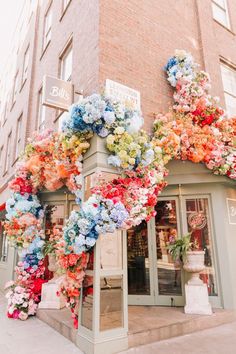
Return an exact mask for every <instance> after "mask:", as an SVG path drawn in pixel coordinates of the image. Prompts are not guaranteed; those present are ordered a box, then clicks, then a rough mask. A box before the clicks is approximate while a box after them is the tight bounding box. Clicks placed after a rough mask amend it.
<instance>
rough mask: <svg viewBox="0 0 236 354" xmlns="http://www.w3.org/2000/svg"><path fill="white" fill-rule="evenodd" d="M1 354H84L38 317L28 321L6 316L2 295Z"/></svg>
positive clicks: (0, 295) (0, 322) (0, 309)
mask: <svg viewBox="0 0 236 354" xmlns="http://www.w3.org/2000/svg"><path fill="white" fill-rule="evenodd" d="M0 353H1V354H16V353H17V354H44V353H46V354H83V353H82V352H81V351H80V350H79V349H78V348H77V347H76V346H75V345H74V344H73V343H71V342H70V341H69V340H67V339H66V338H65V337H63V336H62V335H60V334H59V333H58V332H56V331H54V330H53V329H52V328H51V327H49V326H48V325H46V324H45V323H44V322H41V321H40V320H38V319H37V318H36V317H32V318H30V319H28V320H27V321H20V320H13V319H9V318H7V316H6V301H5V299H4V297H3V295H2V294H1V293H0Z"/></svg>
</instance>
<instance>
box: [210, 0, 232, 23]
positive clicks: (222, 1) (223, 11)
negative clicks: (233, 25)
mask: <svg viewBox="0 0 236 354" xmlns="http://www.w3.org/2000/svg"><path fill="white" fill-rule="evenodd" d="M211 3H212V11H213V18H214V19H215V20H216V21H218V22H219V23H221V24H222V25H223V26H225V27H228V28H230V22H229V13H228V7H227V0H212V2H211Z"/></svg>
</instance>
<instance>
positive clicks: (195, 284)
mask: <svg viewBox="0 0 236 354" xmlns="http://www.w3.org/2000/svg"><path fill="white" fill-rule="evenodd" d="M204 254H205V252H204V251H188V252H187V256H186V260H185V262H184V266H183V268H184V270H186V271H187V272H188V273H190V275H191V277H190V279H189V281H188V283H187V284H185V297H186V305H185V307H184V312H185V313H188V314H195V315H211V314H212V308H211V305H210V303H209V298H208V289H207V285H206V284H204V283H203V281H202V280H201V279H200V278H199V273H200V272H202V271H203V270H204V268H205V265H204Z"/></svg>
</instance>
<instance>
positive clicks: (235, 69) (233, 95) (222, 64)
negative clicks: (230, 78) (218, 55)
mask: <svg viewBox="0 0 236 354" xmlns="http://www.w3.org/2000/svg"><path fill="white" fill-rule="evenodd" d="M222 67H224V68H226V69H227V70H228V71H229V72H232V73H233V74H234V75H235V82H236V67H234V66H232V65H230V64H228V63H227V62H225V61H223V60H221V61H220V71H221V80H222V86H223V92H224V98H225V96H226V95H228V96H230V97H231V98H233V99H234V100H235V104H236V87H235V93H233V92H230V91H229V90H227V88H225V85H224V79H223V72H222ZM225 109H226V114H227V116H228V117H229V116H230V114H229V112H228V111H227V105H226V99H225ZM235 114H236V112H235Z"/></svg>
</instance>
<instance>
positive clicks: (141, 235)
mask: <svg viewBox="0 0 236 354" xmlns="http://www.w3.org/2000/svg"><path fill="white" fill-rule="evenodd" d="M127 252H128V293H129V295H150V271H149V265H150V261H149V251H148V229H147V223H146V222H145V221H143V222H142V223H141V224H140V225H138V226H135V227H133V228H131V229H129V230H127Z"/></svg>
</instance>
